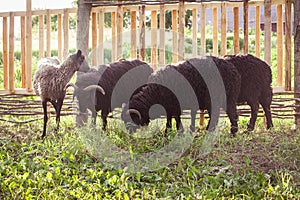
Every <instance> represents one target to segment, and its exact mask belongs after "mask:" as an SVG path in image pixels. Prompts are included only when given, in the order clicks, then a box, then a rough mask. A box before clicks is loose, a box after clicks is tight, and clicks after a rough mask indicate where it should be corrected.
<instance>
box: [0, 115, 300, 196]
mask: <svg viewBox="0 0 300 200" xmlns="http://www.w3.org/2000/svg"><path fill="white" fill-rule="evenodd" d="M98 121H100V119H99V120H98ZM246 121H248V119H243V118H241V120H240V131H239V132H238V134H237V136H236V137H231V136H230V134H229V124H228V122H227V120H226V126H225V128H224V130H223V131H222V132H221V134H220V135H219V137H218V138H217V140H216V142H215V143H214V144H213V146H212V148H211V149H210V151H207V153H206V154H205V155H204V154H203V151H201V149H203V141H204V139H205V135H207V134H209V133H205V132H204V131H200V132H197V133H196V134H194V136H195V137H194V139H193V141H192V143H191V145H190V146H189V148H188V149H187V150H186V151H185V152H184V153H183V154H182V155H181V156H179V157H178V158H177V159H175V160H174V161H173V162H171V163H169V164H166V165H164V166H162V167H160V168H158V169H156V170H153V171H148V170H144V171H138V172H134V173H133V172H132V171H130V169H129V168H128V167H126V165H124V166H122V167H120V168H114V167H113V166H116V165H111V164H110V160H111V159H112V158H111V157H106V156H105V155H96V154H95V152H98V151H95V152H93V151H89V150H92V148H89V147H91V146H93V145H91V144H92V143H91V141H94V142H95V140H91V141H90V142H89V141H88V140H87V138H94V139H95V138H98V139H99V138H100V139H101V137H100V136H99V135H97V133H94V134H93V135H88V134H87V133H91V131H89V132H87V131H83V130H86V129H80V130H78V129H76V128H75V124H74V117H73V116H68V117H62V123H61V128H60V130H59V131H58V132H57V133H56V132H55V131H54V127H55V120H54V119H53V118H51V121H50V123H49V124H48V133H47V136H46V138H45V140H44V141H43V140H41V139H40V138H39V136H40V135H41V133H42V121H36V122H32V123H28V124H25V125H13V124H9V123H5V122H1V127H0V198H1V199H42V198H46V199H66V198H67V199H299V198H300V173H299V172H300V169H299V168H300V167H299V166H300V133H299V132H296V133H293V132H291V131H290V127H291V125H292V121H290V120H284V121H283V120H274V124H275V127H274V128H273V129H272V130H270V131H266V130H265V127H264V125H263V124H262V120H261V119H259V120H258V122H257V126H256V129H255V131H254V132H251V133H244V130H245V128H246ZM162 123H164V121H163V122H162ZM98 126H100V124H98ZM151 126H152V125H151ZM159 127H161V130H162V131H163V127H164V125H163V124H161V126H159ZM123 128H124V127H123V126H122V124H121V123H119V122H118V120H112V119H110V120H109V129H108V131H107V132H105V133H103V134H104V135H105V136H106V137H107V138H109V139H110V141H111V142H112V144H113V145H114V146H116V147H118V148H119V149H120V152H121V151H123V152H127V154H128V155H130V156H129V157H128V159H129V160H130V159H133V158H135V157H136V156H138V155H139V154H142V153H144V152H151V151H155V150H158V149H161V148H162V147H164V146H165V145H167V144H169V143H170V142H172V140H174V137H175V133H174V132H170V133H169V134H167V135H166V134H164V133H163V132H158V133H156V134H153V133H152V132H151V129H150V132H146V134H149V135H143V136H142V135H139V136H138V135H137V134H138V133H136V135H129V134H127V133H126V132H124V129H123ZM88 130H91V129H88ZM143 137H147V138H143ZM98 142H99V140H97V141H96V143H97V144H99V143H98ZM87 144H88V145H87ZM103 144H104V143H102V145H103ZM89 145H90V146H89ZM107 146H108V145H107ZM94 147H97V148H98V150H100V149H99V148H102V149H104V148H105V146H94ZM111 149H113V146H111ZM120 160H122V159H120ZM123 161H124V160H123Z"/></svg>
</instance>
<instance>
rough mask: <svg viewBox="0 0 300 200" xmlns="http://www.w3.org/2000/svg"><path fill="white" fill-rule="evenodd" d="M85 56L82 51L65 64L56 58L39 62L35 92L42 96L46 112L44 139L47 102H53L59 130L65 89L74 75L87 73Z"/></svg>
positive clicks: (71, 56) (45, 123)
mask: <svg viewBox="0 0 300 200" xmlns="http://www.w3.org/2000/svg"><path fill="white" fill-rule="evenodd" d="M84 60H85V59H84V56H83V55H82V53H81V51H80V50H78V51H77V53H75V54H72V55H70V56H69V57H68V58H67V59H66V60H65V61H64V62H62V63H61V64H59V61H58V59H56V58H43V59H41V60H40V61H39V62H38V70H37V71H36V73H35V76H34V91H35V93H36V94H37V95H39V96H40V98H41V100H42V105H43V111H44V129H43V135H42V137H45V135H46V127H47V121H48V116H47V102H48V101H49V102H51V104H52V105H53V107H54V108H55V112H56V123H57V128H58V127H59V121H60V110H61V107H62V104H63V100H64V97H65V93H66V91H65V90H64V87H65V86H66V84H67V83H68V82H69V81H70V79H71V78H72V76H73V74H74V73H75V72H76V71H78V70H80V68H82V69H83V71H85V70H86V69H85V68H84V67H85V66H81V65H82V63H83V62H84Z"/></svg>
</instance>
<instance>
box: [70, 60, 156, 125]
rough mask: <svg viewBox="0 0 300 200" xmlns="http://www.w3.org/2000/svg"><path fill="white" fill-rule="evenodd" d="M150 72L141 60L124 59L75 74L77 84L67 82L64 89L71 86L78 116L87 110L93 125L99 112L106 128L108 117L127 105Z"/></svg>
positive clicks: (148, 67) (150, 69)
mask: <svg viewBox="0 0 300 200" xmlns="http://www.w3.org/2000/svg"><path fill="white" fill-rule="evenodd" d="M152 72H153V70H152V68H151V67H150V66H149V65H148V64H147V63H145V62H143V61H140V60H132V61H128V60H124V59H123V60H120V61H118V62H113V63H111V64H109V65H100V66H98V67H94V68H91V69H90V70H89V71H88V72H86V73H81V74H79V75H77V80H76V83H75V84H72V83H69V84H68V85H67V87H68V86H73V87H74V96H76V97H77V99H78V104H79V111H80V113H86V111H87V109H89V110H90V111H91V112H92V117H93V122H94V123H96V117H97V112H98V111H99V110H101V118H102V122H103V129H106V125H107V116H108V114H109V113H110V112H111V111H113V110H114V109H115V108H121V106H122V103H124V102H128V101H129V98H130V96H131V94H132V93H133V91H134V90H135V89H136V88H137V87H139V86H141V85H144V84H145V83H146V82H147V78H148V76H149V75H150V74H151V73H152Z"/></svg>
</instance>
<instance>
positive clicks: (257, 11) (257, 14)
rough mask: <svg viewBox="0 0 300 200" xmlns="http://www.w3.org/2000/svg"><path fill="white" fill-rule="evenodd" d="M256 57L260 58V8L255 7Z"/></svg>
mask: <svg viewBox="0 0 300 200" xmlns="http://www.w3.org/2000/svg"><path fill="white" fill-rule="evenodd" d="M255 55H256V56H257V57H258V58H259V57H260V6H256V7H255Z"/></svg>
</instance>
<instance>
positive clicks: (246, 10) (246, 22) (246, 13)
mask: <svg viewBox="0 0 300 200" xmlns="http://www.w3.org/2000/svg"><path fill="white" fill-rule="evenodd" d="M248 1H249V0H244V54H248V52H249V3H248Z"/></svg>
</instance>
